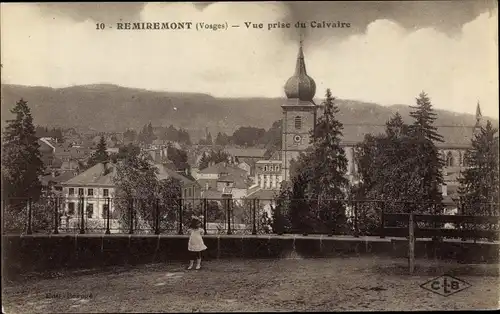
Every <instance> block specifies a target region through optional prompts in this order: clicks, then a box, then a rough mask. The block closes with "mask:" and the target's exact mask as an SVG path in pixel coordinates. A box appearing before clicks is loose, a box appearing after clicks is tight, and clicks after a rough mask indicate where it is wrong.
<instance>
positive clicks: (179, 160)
mask: <svg viewBox="0 0 500 314" xmlns="http://www.w3.org/2000/svg"><path fill="white" fill-rule="evenodd" d="M167 156H168V159H169V160H171V161H172V162H173V163H174V165H175V168H176V169H177V170H178V171H185V170H186V169H188V170H189V163H188V161H187V159H188V158H187V153H186V151H184V150H181V149H177V148H175V147H174V146H172V145H170V144H169V145H168V146H167Z"/></svg>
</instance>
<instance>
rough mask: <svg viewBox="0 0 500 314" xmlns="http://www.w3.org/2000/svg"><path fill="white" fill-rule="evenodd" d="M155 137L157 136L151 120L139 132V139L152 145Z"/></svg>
mask: <svg viewBox="0 0 500 314" xmlns="http://www.w3.org/2000/svg"><path fill="white" fill-rule="evenodd" d="M155 139H156V136H155V134H154V132H153V126H152V125H151V122H149V124H147V125H145V126H144V127H143V128H142V130H141V132H140V133H139V136H138V140H139V142H141V143H143V144H146V145H150V144H152V143H153V141H154V140H155Z"/></svg>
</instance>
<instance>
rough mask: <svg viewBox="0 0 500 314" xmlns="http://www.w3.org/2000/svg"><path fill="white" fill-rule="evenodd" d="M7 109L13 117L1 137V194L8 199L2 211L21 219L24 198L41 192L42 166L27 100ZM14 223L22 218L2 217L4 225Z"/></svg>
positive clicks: (26, 199)
mask: <svg viewBox="0 0 500 314" xmlns="http://www.w3.org/2000/svg"><path fill="white" fill-rule="evenodd" d="M11 113H12V114H14V116H15V118H14V119H13V120H8V121H7V126H6V128H5V131H4V134H3V139H2V142H3V143H2V176H3V178H2V179H3V182H2V185H3V190H4V191H3V195H2V198H4V199H6V200H8V204H9V206H7V207H6V212H10V213H11V217H13V218H14V219H16V217H17V218H19V219H23V217H25V213H24V210H25V209H26V205H27V203H28V198H31V199H32V201H35V202H36V201H38V199H39V197H40V195H41V190H42V185H41V182H40V179H39V177H40V176H41V175H43V170H44V166H43V162H42V160H41V154H40V151H39V147H40V146H39V144H38V139H37V137H36V135H35V127H34V125H33V118H32V116H31V112H30V109H29V107H28V103H27V102H26V101H24V100H23V99H21V100H19V101H18V102H17V103H16V105H15V106H14V108H13V109H11ZM16 223H25V221H8V220H6V225H7V224H16Z"/></svg>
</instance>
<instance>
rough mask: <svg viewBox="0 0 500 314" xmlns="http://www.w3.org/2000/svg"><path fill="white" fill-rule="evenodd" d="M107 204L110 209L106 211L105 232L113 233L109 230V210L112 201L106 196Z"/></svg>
mask: <svg viewBox="0 0 500 314" xmlns="http://www.w3.org/2000/svg"><path fill="white" fill-rule="evenodd" d="M106 204H107V205H108V210H107V213H106V232H105V234H111V230H109V218H110V217H109V216H110V213H109V212H110V211H111V202H110V199H109V197H107V198H106Z"/></svg>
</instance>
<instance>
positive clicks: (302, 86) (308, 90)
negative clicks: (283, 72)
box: [285, 40, 316, 101]
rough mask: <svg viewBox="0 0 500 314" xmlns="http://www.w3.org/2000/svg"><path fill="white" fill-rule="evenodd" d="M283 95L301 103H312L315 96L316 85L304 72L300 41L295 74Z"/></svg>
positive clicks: (287, 83)
mask: <svg viewBox="0 0 500 314" xmlns="http://www.w3.org/2000/svg"><path fill="white" fill-rule="evenodd" d="M285 94H286V97H287V98H288V99H299V100H302V101H312V100H313V98H314V95H315V94H316V83H315V82H314V80H313V79H312V78H311V77H310V76H309V75H307V72H306V64H305V62H304V52H303V51H302V40H301V41H300V47H299V54H298V56H297V64H296V65H295V73H294V74H293V76H292V77H290V78H289V79H288V81H287V82H286V84H285Z"/></svg>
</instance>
